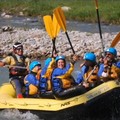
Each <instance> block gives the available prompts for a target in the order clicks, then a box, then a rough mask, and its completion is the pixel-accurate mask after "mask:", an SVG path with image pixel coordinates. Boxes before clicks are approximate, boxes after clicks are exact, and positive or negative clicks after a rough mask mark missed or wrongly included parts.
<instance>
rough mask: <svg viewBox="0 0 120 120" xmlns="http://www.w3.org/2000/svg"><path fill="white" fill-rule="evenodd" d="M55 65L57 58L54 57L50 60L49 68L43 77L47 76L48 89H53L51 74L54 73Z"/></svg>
mask: <svg viewBox="0 0 120 120" xmlns="http://www.w3.org/2000/svg"><path fill="white" fill-rule="evenodd" d="M54 66H55V60H54V58H52V61H51V62H50V64H49V66H48V68H47V71H46V73H45V75H43V76H42V77H44V78H47V79H48V80H47V90H48V91H49V90H52V85H51V75H52V72H53V70H54Z"/></svg>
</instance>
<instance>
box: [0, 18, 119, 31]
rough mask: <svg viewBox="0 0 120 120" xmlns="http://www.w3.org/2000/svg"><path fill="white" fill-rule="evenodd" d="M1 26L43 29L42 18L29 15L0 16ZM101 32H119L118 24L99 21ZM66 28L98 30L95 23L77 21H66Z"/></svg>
mask: <svg viewBox="0 0 120 120" xmlns="http://www.w3.org/2000/svg"><path fill="white" fill-rule="evenodd" d="M2 26H12V27H21V28H39V29H44V23H43V20H42V19H38V18H31V17H18V16H13V17H12V18H9V19H6V18H3V17H0V27H2ZM101 29H102V32H103V33H104V32H107V33H111V32H119V31H120V25H112V24H111V25H110V24H104V23H101ZM67 30H70V31H71V30H75V31H81V32H92V33H97V32H99V29H98V24H97V23H94V24H93V23H83V22H77V21H67Z"/></svg>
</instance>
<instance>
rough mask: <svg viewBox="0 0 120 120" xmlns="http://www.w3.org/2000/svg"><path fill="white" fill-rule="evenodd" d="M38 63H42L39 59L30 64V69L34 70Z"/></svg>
mask: <svg viewBox="0 0 120 120" xmlns="http://www.w3.org/2000/svg"><path fill="white" fill-rule="evenodd" d="M37 65H39V66H41V63H40V62H39V61H37V60H35V61H33V62H31V63H30V66H29V69H30V71H32V70H33V69H34V67H35V66H37Z"/></svg>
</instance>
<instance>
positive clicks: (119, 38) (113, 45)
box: [110, 32, 120, 47]
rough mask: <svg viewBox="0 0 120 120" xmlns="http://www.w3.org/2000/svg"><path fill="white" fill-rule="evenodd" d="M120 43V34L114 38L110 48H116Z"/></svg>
mask: <svg viewBox="0 0 120 120" xmlns="http://www.w3.org/2000/svg"><path fill="white" fill-rule="evenodd" d="M119 41H120V32H119V33H118V34H117V36H116V37H115V38H114V40H113V41H112V43H111V46H110V47H115V46H116V44H117V43H118V42H119Z"/></svg>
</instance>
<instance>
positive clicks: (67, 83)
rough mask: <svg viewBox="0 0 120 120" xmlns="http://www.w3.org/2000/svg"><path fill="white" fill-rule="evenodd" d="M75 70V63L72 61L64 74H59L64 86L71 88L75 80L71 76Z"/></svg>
mask: <svg viewBox="0 0 120 120" xmlns="http://www.w3.org/2000/svg"><path fill="white" fill-rule="evenodd" d="M73 70H74V65H73V64H72V63H70V69H69V70H68V71H67V72H66V73H65V74H64V75H61V76H57V78H59V79H61V82H62V87H63V88H70V87H71V86H72V85H73V83H74V80H73V78H72V77H71V73H72V72H73Z"/></svg>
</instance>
